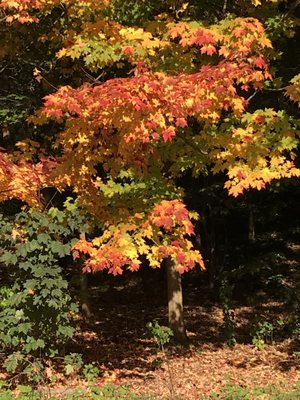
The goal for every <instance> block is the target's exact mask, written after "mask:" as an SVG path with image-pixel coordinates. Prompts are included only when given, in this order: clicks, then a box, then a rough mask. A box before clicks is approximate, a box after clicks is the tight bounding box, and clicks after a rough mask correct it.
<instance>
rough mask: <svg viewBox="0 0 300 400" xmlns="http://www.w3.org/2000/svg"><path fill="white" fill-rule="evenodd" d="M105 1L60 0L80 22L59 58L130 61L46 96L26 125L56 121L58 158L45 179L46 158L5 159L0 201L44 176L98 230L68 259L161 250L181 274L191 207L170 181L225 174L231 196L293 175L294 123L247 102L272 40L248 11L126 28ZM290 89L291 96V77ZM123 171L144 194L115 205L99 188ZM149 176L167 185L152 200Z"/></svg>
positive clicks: (149, 256) (189, 262)
mask: <svg viewBox="0 0 300 400" xmlns="http://www.w3.org/2000/svg"><path fill="white" fill-rule="evenodd" d="M58 3H59V2H56V1H55V0H53V1H50V2H48V1H43V0H40V1H25V0H23V1H21V0H19V1H8V0H7V1H4V2H2V3H1V7H2V8H3V9H4V10H5V12H6V13H7V14H6V21H7V23H12V22H13V21H18V22H19V23H22V24H24V23H37V24H39V23H40V22H39V20H40V16H43V15H46V14H47V13H51V10H52V9H54V8H55V7H56V6H57V4H58ZM100 3H101V6H100ZM249 3H250V2H249ZM252 3H253V4H254V5H255V6H258V5H260V3H261V2H259V1H253V2H252ZM106 6H108V2H107V3H105V2H97V1H92V0H91V1H88V2H81V1H72V2H70V1H66V2H64V7H65V8H66V10H67V12H69V16H70V20H71V21H72V23H74V24H75V26H76V29H71V28H69V29H66V30H65V33H64V40H63V43H64V44H63V45H62V47H61V48H60V49H59V50H58V51H57V53H56V57H57V59H59V60H61V59H64V60H72V61H73V62H76V61H79V62H81V63H82V65H83V66H84V68H88V70H89V71H90V73H94V72H99V71H101V70H102V69H103V70H105V68H108V67H111V66H116V68H119V67H120V65H121V67H124V65H125V66H130V68H127V69H128V71H127V72H126V74H124V73H122V74H121V73H120V74H119V76H116V77H110V78H108V79H103V80H101V79H100V78H94V80H93V79H92V81H91V82H89V83H88V82H85V83H84V84H82V85H79V86H76V87H75V86H74V87H72V86H68V85H64V86H61V87H59V88H58V89H57V90H56V91H55V92H53V93H51V94H48V95H47V96H46V97H45V98H44V106H43V107H42V109H41V110H39V111H38V113H36V115H35V116H33V117H31V118H30V122H31V123H33V124H35V125H43V124H44V123H46V122H49V120H53V121H55V122H56V123H57V124H59V126H60V130H59V133H58V134H57V137H56V143H55V145H54V147H55V148H56V149H59V150H60V151H59V152H58V153H57V154H56V155H55V163H52V164H51V171H50V169H48V172H47V174H45V171H44V169H43V162H39V163H32V162H31V163H30V162H27V163H26V162H25V161H24V162H21V161H20V160H19V161H17V162H13V161H10V160H9V158H8V156H7V155H5V154H4V153H3V154H1V158H0V162H1V164H0V172H1V174H0V178H1V185H2V187H3V188H4V190H3V191H2V192H1V198H2V199H3V198H5V196H6V197H7V198H10V197H19V198H21V199H22V200H24V201H27V202H28V203H30V204H35V203H36V192H37V189H38V188H39V187H42V186H43V185H45V182H46V181H47V182H48V183H49V184H51V185H53V186H55V187H57V188H59V189H60V190H63V189H64V188H67V187H68V188H72V190H73V191H74V193H76V195H77V196H78V197H79V199H80V201H81V204H82V205H83V206H85V207H86V208H87V209H88V210H89V211H90V212H91V213H93V214H95V215H96V216H97V217H98V219H99V220H101V223H102V225H103V227H104V229H103V234H102V235H101V236H100V237H97V238H95V239H93V240H92V241H79V242H78V243H77V244H76V245H75V247H74V249H75V257H76V256H77V255H78V253H77V252H78V251H80V252H83V253H86V254H88V255H89V256H90V257H89V258H88V260H87V261H86V264H85V270H86V271H97V270H103V269H107V270H108V271H109V272H111V273H113V274H119V273H122V269H123V268H124V267H128V268H129V269H130V270H132V271H135V270H137V269H138V268H139V267H140V265H141V262H142V261H141V259H142V258H143V257H144V258H146V260H147V262H148V263H149V265H150V266H152V267H154V268H156V267H159V266H160V264H161V262H162V260H163V259H164V258H168V257H171V258H172V259H173V260H174V261H175V263H176V265H177V270H178V271H180V272H184V271H186V270H189V269H191V268H193V267H194V266H195V265H196V264H199V265H200V266H201V267H203V261H202V258H201V255H200V253H199V252H198V251H197V250H194V249H193V244H192V242H191V240H190V236H191V235H192V234H193V226H192V222H191V219H193V217H195V214H193V213H189V212H188V210H187V208H186V206H185V205H184V203H183V198H184V193H183V191H182V190H181V189H179V188H178V187H177V183H176V178H177V177H179V176H181V175H183V174H184V173H185V172H186V171H191V172H192V174H193V175H194V176H197V175H200V174H202V173H203V172H204V171H206V170H207V169H209V170H210V171H212V172H213V173H220V172H222V173H225V174H226V175H227V180H226V183H225V188H227V189H228V192H229V194H230V195H233V196H238V195H240V194H242V193H244V192H245V191H246V190H247V189H249V188H253V189H258V190H260V189H262V188H265V187H266V185H267V184H268V183H270V182H271V181H272V180H274V179H280V178H284V177H286V178H289V177H292V176H300V170H299V169H298V168H297V167H296V165H295V163H294V159H295V156H296V153H295V152H296V149H297V146H298V142H299V138H298V134H297V129H296V125H297V124H296V122H295V120H294V119H293V118H292V117H290V116H289V115H287V114H286V113H285V112H283V111H277V110H274V109H271V108H265V109H257V110H255V109H254V110H253V106H252V107H251V110H250V109H249V107H250V105H251V99H252V98H254V96H256V94H257V93H259V92H260V91H262V90H263V89H264V85H265V82H266V81H271V80H272V75H271V72H270V68H269V64H270V62H269V59H268V58H269V57H270V54H271V51H272V43H271V41H270V39H269V38H268V36H267V34H266V32H265V29H264V26H263V25H262V23H261V22H260V21H258V20H257V19H255V18H250V17H248V18H229V19H224V20H223V21H220V22H219V23H217V24H214V25H211V26H204V24H202V23H201V22H197V23H195V22H191V21H175V20H172V19H169V20H167V21H164V23H163V24H162V21H161V20H159V17H158V18H157V19H156V21H154V22H153V23H152V27H151V28H150V27H149V28H147V27H146V28H142V27H128V26H125V25H122V24H121V23H120V22H118V21H113V20H109V19H108V18H107V17H106V16H105V12H104V10H105V7H106ZM87 9H88V10H89V12H85V11H86V10H87ZM121 67H120V68H121ZM90 77H92V78H93V75H90ZM40 79H42V77H41V78H40ZM286 95H287V96H289V98H290V99H291V100H292V101H294V102H298V103H299V101H300V100H299V76H298V77H295V78H294V79H293V80H292V81H291V85H290V86H288V87H287V88H286ZM170 165H171V167H170ZM100 170H101V171H102V172H99V171H100ZM124 171H130V173H131V179H132V181H131V182H132V188H133V189H134V185H135V184H136V185H138V184H141V183H143V185H144V189H143V190H141V191H140V192H139V196H140V197H138V198H135V199H131V201H128V202H127V204H126V202H124V203H123V204H119V203H118V201H116V202H115V203H114V205H112V201H111V199H112V198H113V199H115V198H116V197H118V196H119V195H120V193H118V192H110V194H109V193H108V194H107V191H106V192H105V190H104V189H105V185H106V182H107V179H112V180H115V182H116V184H119V183H118V182H117V181H118V179H119V180H121V182H123V183H124V180H123V181H122V178H120V174H122V173H123V172H124ZM152 178H153V179H154V180H155V179H156V180H160V181H163V182H164V183H163V185H162V186H163V187H164V190H161V191H160V192H159V193H156V194H155V195H154V193H153V191H152V189H153V188H152V187H151V183H150V182H151V179H152ZM21 181H22V183H24V182H25V184H21ZM28 181H30V182H32V185H29V184H27V183H26V182H28ZM125 181H126V179H125ZM123 183H122V184H123ZM170 188H171V189H170ZM123 189H124V186H123ZM123 189H122V190H123ZM129 189H130V188H129ZM129 189H128V190H129ZM111 190H113V188H111ZM149 193H151V195H149ZM121 197H122V196H121Z"/></svg>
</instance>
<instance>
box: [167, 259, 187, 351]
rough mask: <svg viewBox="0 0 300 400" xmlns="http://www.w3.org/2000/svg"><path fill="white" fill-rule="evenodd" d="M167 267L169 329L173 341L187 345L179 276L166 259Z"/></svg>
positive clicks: (170, 262) (174, 267)
mask: <svg viewBox="0 0 300 400" xmlns="http://www.w3.org/2000/svg"><path fill="white" fill-rule="evenodd" d="M166 265H167V283H168V309H169V327H170V328H171V329H172V331H173V333H174V339H175V340H176V341H177V342H179V343H182V344H187V343H188V338H187V335H186V330H185V325H184V316H183V296H182V285H181V275H180V273H179V272H178V271H177V270H176V264H175V263H174V262H173V261H172V260H171V259H168V260H167V261H166Z"/></svg>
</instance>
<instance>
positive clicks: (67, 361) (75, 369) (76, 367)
mask: <svg viewBox="0 0 300 400" xmlns="http://www.w3.org/2000/svg"><path fill="white" fill-rule="evenodd" d="M64 366H65V367H64V370H65V374H66V375H73V374H78V373H79V371H80V369H81V368H82V366H83V360H82V356H81V354H78V353H70V354H68V355H66V356H65V357H64Z"/></svg>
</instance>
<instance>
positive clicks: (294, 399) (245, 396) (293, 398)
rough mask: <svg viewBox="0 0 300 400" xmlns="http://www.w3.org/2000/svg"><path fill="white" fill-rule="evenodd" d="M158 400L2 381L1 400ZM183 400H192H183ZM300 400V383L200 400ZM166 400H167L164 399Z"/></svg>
mask: <svg viewBox="0 0 300 400" xmlns="http://www.w3.org/2000/svg"><path fill="white" fill-rule="evenodd" d="M58 399H61V400H158V397H153V396H150V395H137V394H135V393H133V392H132V391H131V390H130V389H128V388H127V387H125V386H115V385H105V386H101V387H94V386H92V387H90V388H82V389H74V390H72V391H71V392H70V391H69V392H68V393H67V392H65V393H63V392H62V393H58V394H56V395H55V396H54V395H51V392H47V391H46V390H44V391H36V390H33V389H32V388H31V387H30V386H21V385H20V386H17V388H16V389H14V390H11V389H10V388H9V387H7V385H6V384H5V382H3V381H0V400H58ZM181 399H182V400H189V399H188V398H186V399H185V398H184V397H181ZM255 399H258V400H259V399H260V400H300V381H298V382H297V383H296V384H294V385H292V386H291V385H283V384H282V385H271V384H270V385H267V386H264V387H255V388H253V389H250V388H247V387H244V386H238V385H233V384H230V383H229V384H227V385H225V386H223V388H222V389H221V391H220V392H218V393H216V392H214V393H211V394H210V395H209V396H204V395H201V394H200V395H199V400H255ZM161 400H163V399H161Z"/></svg>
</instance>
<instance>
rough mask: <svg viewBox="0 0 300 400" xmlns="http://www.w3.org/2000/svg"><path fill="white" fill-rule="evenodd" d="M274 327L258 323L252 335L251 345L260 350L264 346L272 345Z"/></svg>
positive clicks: (269, 324)
mask: <svg viewBox="0 0 300 400" xmlns="http://www.w3.org/2000/svg"><path fill="white" fill-rule="evenodd" d="M273 333H274V325H273V324H272V323H271V322H268V321H259V322H258V323H257V325H256V327H255V329H254V332H253V335H252V343H253V344H254V346H255V347H256V348H257V349H259V350H261V349H263V348H264V346H265V345H266V344H273V343H274V340H273Z"/></svg>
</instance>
